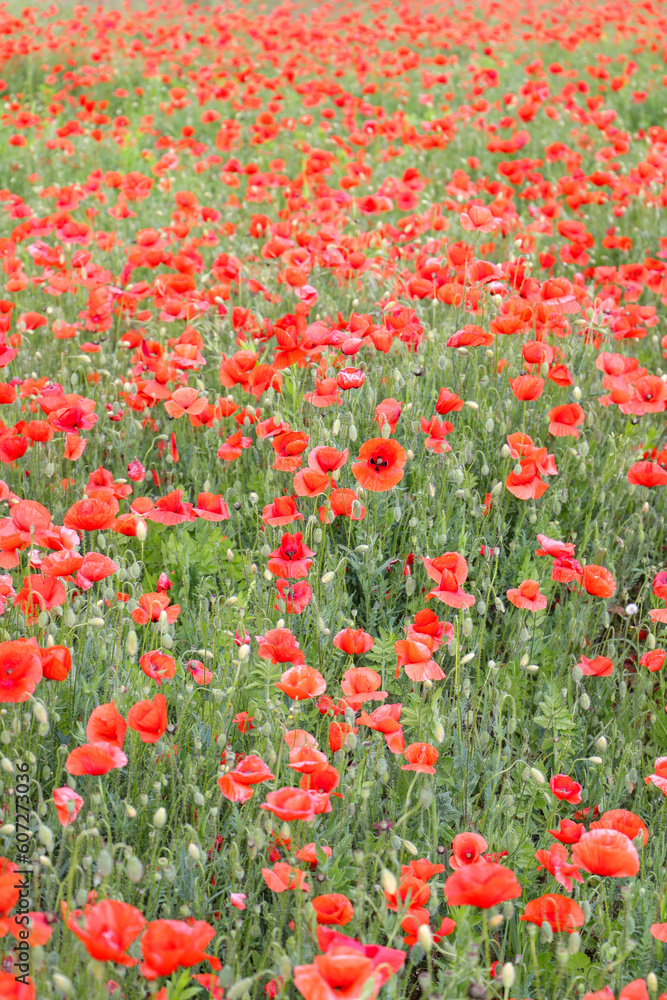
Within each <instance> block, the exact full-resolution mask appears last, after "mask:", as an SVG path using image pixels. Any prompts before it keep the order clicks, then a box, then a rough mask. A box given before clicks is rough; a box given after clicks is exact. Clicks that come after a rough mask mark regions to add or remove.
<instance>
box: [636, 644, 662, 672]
mask: <svg viewBox="0 0 667 1000" xmlns="http://www.w3.org/2000/svg"><path fill="white" fill-rule="evenodd" d="M665 657H667V650H664V649H652V650H650V651H649V652H648V653H644V655H643V656H642V657H641V659H640V660H639V662H640V663H641V665H642V667H646V669H647V670H650V671H651V672H652V673H655V672H656V671H657V670H661V669H662V666H663V664H664V662H665Z"/></svg>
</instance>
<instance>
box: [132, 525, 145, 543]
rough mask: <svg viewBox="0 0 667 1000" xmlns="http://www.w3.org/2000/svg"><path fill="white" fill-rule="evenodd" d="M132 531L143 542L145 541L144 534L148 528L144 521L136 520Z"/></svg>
mask: <svg viewBox="0 0 667 1000" xmlns="http://www.w3.org/2000/svg"><path fill="white" fill-rule="evenodd" d="M134 533H135V535H136V536H137V538H138V539H139V541H140V542H141V543H142V544H143V542H145V541H146V535H147V534H148V528H147V527H146V522H145V521H137V526H136V528H135V529H134Z"/></svg>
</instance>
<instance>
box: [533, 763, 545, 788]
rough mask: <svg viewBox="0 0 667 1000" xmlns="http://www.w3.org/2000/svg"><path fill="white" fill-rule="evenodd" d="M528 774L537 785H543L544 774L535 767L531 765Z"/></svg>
mask: <svg viewBox="0 0 667 1000" xmlns="http://www.w3.org/2000/svg"><path fill="white" fill-rule="evenodd" d="M530 776H531V778H532V779H533V781H536V782H537V783H538V785H543V784H544V783H545V777H544V775H543V774H542V772H541V771H539V770H538V769H537V768H536V767H531V769H530Z"/></svg>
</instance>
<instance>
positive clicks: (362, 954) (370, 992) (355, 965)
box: [294, 927, 406, 1000]
mask: <svg viewBox="0 0 667 1000" xmlns="http://www.w3.org/2000/svg"><path fill="white" fill-rule="evenodd" d="M323 930H327V929H326V928H322V927H320V928H318V939H319V941H320V947H321V948H323V949H326V951H325V954H324V955H316V956H315V962H314V963H313V964H312V965H297V966H295V968H294V985H295V986H296V988H297V990H298V991H299V993H300V994H301V995H302V996H303V997H304V998H305V1000H335V998H336V997H340V998H341V1000H342V998H344V1000H359V998H360V997H361V995H362V993H363V995H364V997H368V998H369V1000H373V998H374V997H376V996H377V994H378V993H379V991H380V989H381V988H382V986H384V984H385V983H386V982H387V980H388V979H390V978H391V976H393V975H394V973H396V972H398V970H399V969H400V968H401V966H402V965H403V963H404V962H405V958H406V954H405V952H403V951H398V950H397V949H395V948H385V947H382V946H380V945H363V944H360V943H359V942H358V941H356V940H354V939H353V938H348V937H345V936H344V935H343V934H339V933H338V932H337V931H333V932H331V931H329V932H328V934H327V936H326V937H325V936H324V935H322V934H321V932H322V931H323ZM369 981H371V985H370V988H369V986H368V984H369Z"/></svg>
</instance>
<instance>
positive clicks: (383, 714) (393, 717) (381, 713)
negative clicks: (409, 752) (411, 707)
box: [359, 704, 405, 754]
mask: <svg viewBox="0 0 667 1000" xmlns="http://www.w3.org/2000/svg"><path fill="white" fill-rule="evenodd" d="M402 709H403V706H402V705H401V704H396V705H380V707H379V708H376V709H375V711H374V712H371V714H370V715H369V714H368V713H367V712H364V711H362V712H361V715H360V716H359V725H360V726H368V728H369V729H374V730H375V731H376V732H378V733H382V735H383V736H384V738H385V741H386V743H387V747H388V749H389V750H391V752H392V753H396V754H398V753H403V750H404V748H405V740H404V739H403V727H402V725H401V723H400V721H399V720H400V718H401V711H402Z"/></svg>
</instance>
